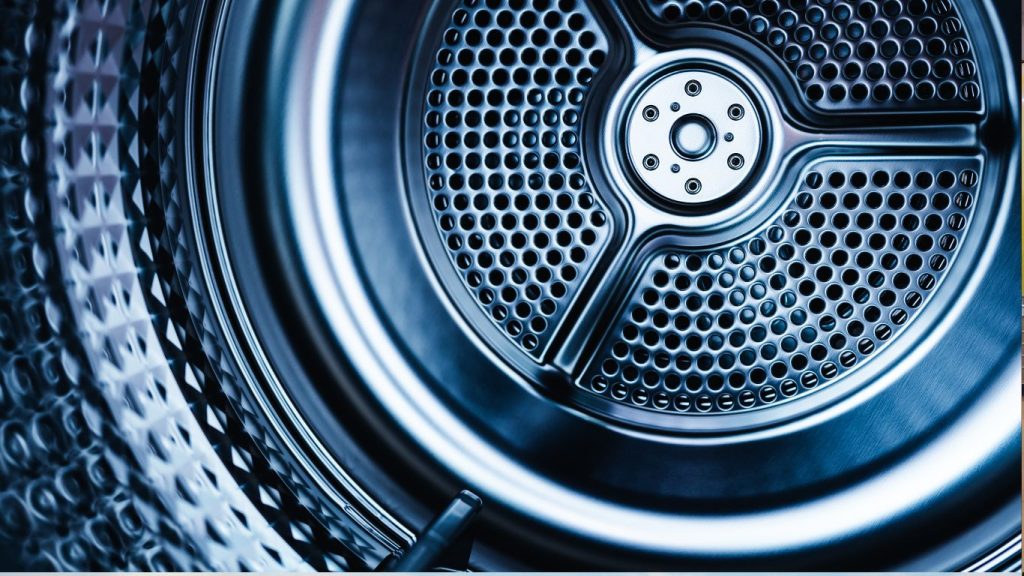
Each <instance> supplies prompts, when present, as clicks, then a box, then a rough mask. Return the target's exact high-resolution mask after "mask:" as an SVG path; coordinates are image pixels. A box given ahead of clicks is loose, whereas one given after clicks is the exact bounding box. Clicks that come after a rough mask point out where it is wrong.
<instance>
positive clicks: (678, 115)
mask: <svg viewBox="0 0 1024 576" xmlns="http://www.w3.org/2000/svg"><path fill="white" fill-rule="evenodd" d="M637 92H638V94H637V96H636V97H635V98H634V99H633V100H632V101H631V102H630V101H628V100H627V102H630V103H629V111H628V113H627V114H626V115H625V121H626V126H625V137H624V142H623V144H624V148H625V149H624V151H623V152H622V153H623V157H624V159H625V162H626V163H627V164H628V165H629V166H630V167H631V168H632V170H633V172H634V173H635V174H636V176H637V177H638V178H639V179H640V181H641V182H642V183H643V185H644V186H645V187H646V189H647V190H648V191H649V192H651V193H653V194H655V195H656V196H658V197H660V198H661V199H664V200H668V201H669V202H671V203H673V204H680V205H683V206H688V207H693V206H709V205H710V204H712V203H714V202H715V201H717V200H720V199H722V198H725V197H726V196H729V195H730V194H732V193H733V192H735V191H737V190H739V189H740V188H741V187H742V186H743V184H744V183H745V182H746V181H747V178H748V177H749V176H750V174H751V171H752V170H753V168H754V167H755V166H756V165H757V163H758V162H757V161H758V159H759V156H760V154H761V150H762V147H763V145H762V139H763V136H762V134H763V131H764V124H765V121H764V120H763V117H764V116H763V114H762V113H761V111H760V109H759V108H758V107H757V106H756V104H755V103H754V100H753V99H752V98H751V97H750V96H749V93H748V90H747V89H746V88H745V87H743V86H741V85H740V84H739V82H738V81H736V80H734V79H732V78H730V77H729V76H727V75H725V74H723V73H719V72H718V71H711V70H708V69H706V66H704V65H702V64H701V63H699V62H686V61H684V62H679V63H676V65H675V66H672V67H670V68H668V69H664V68H663V69H660V70H656V71H654V72H653V73H652V74H651V75H650V76H649V77H648V78H647V80H646V81H645V82H642V83H641V84H640V85H639V86H638V87H637Z"/></svg>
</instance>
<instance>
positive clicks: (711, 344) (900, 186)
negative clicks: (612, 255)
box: [580, 158, 980, 413]
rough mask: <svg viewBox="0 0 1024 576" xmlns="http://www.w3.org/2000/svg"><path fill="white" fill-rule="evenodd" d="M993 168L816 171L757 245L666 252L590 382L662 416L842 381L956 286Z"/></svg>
mask: <svg viewBox="0 0 1024 576" xmlns="http://www.w3.org/2000/svg"><path fill="white" fill-rule="evenodd" d="M868 168H870V169H868ZM979 171H980V163H979V162H978V161H976V160H974V159H966V158H948V159H942V160H941V161H937V160H918V159H908V160H906V161H891V162H888V161H887V162H880V161H833V162H826V163H820V164H818V165H816V166H815V167H813V168H812V171H810V172H809V173H807V174H806V177H805V178H804V180H803V182H802V184H801V186H800V187H799V188H798V190H797V193H796V194H795V195H794V198H793V200H792V202H791V203H790V205H788V206H787V207H786V209H785V210H784V212H783V213H782V214H781V215H780V216H779V217H778V218H777V220H775V221H774V222H772V223H771V224H770V225H769V226H767V227H766V228H765V229H764V230H763V231H762V232H760V233H759V234H757V235H756V236H754V237H753V238H751V239H748V240H745V241H743V242H742V243H738V244H734V245H731V246H728V247H724V248H721V249H717V250H715V251H713V252H687V251H682V250H670V251H668V252H664V253H661V254H658V255H657V256H655V257H654V258H653V259H652V260H651V261H650V262H649V263H648V264H647V265H646V269H645V270H644V271H643V273H642V274H641V276H640V277H641V278H642V280H641V281H640V282H639V284H638V286H637V287H636V288H635V290H634V292H633V295H632V296H631V298H630V300H629V303H628V305H627V306H626V307H625V309H624V310H623V311H622V315H621V318H620V320H619V321H618V322H617V325H616V327H615V328H614V329H613V330H612V331H611V333H610V335H609V337H608V338H607V340H606V342H605V344H604V345H603V347H602V350H603V351H602V352H601V354H599V355H598V356H597V357H596V360H595V361H594V362H592V365H591V367H590V368H589V369H588V372H587V373H586V375H585V377H584V379H583V380H582V381H581V382H580V385H581V386H582V387H583V388H585V389H587V390H590V391H592V392H593V393H596V394H599V395H602V396H605V397H608V398H611V399H612V400H614V401H616V402H621V403H624V404H630V405H634V406H640V407H644V408H647V409H651V410H663V411H669V412H682V413H724V412H742V411H744V410H748V409H754V408H756V407H759V406H764V405H769V404H774V403H779V402H782V401H784V400H787V399H790V398H795V397H798V396H801V395H804V394H808V393H810V392H812V391H814V390H816V389H820V388H822V387H824V386H826V385H828V384H829V383H831V382H834V381H835V380H837V379H838V378H840V377H841V376H842V375H843V374H844V373H847V372H849V371H850V370H852V369H853V368H855V367H856V366H858V365H860V364H863V363H864V362H865V361H867V360H868V359H869V358H870V357H871V356H872V355H874V354H875V353H876V352H877V351H878V350H880V349H881V348H882V347H883V346H884V345H885V344H886V343H887V342H889V341H891V340H892V339H893V338H895V337H896V336H897V335H898V334H899V333H900V332H901V331H902V330H903V329H904V328H905V327H906V326H907V325H909V324H910V322H911V321H913V319H914V318H915V316H916V315H917V314H918V312H919V311H920V310H921V309H922V308H923V307H924V305H925V304H926V303H927V302H928V299H929V296H930V295H931V294H933V293H934V292H935V290H936V287H937V286H938V285H939V283H940V282H942V280H943V278H944V276H945V274H946V272H947V270H949V267H950V265H951V262H952V261H953V259H954V258H955V257H956V254H957V250H958V248H959V246H960V244H961V238H962V237H963V235H964V234H965V232H966V230H967V228H968V226H969V224H970V221H971V215H972V211H973V205H974V199H975V198H974V196H975V193H976V186H977V182H978V179H979Z"/></svg>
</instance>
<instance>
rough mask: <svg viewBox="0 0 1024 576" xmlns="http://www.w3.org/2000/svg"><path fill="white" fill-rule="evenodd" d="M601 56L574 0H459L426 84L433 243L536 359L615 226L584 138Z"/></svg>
mask: <svg viewBox="0 0 1024 576" xmlns="http://www.w3.org/2000/svg"><path fill="white" fill-rule="evenodd" d="M606 55H607V41H606V39H605V37H604V35H603V34H602V33H601V31H600V29H599V28H598V27H597V25H596V21H595V18H594V15H593V14H592V13H591V12H590V10H589V9H588V8H587V6H586V5H585V3H584V2H583V1H582V0H464V1H463V2H462V3H461V4H460V5H459V7H458V8H457V9H456V10H455V11H454V13H453V14H452V15H451V18H450V19H449V21H448V27H447V29H446V30H445V31H444V33H443V37H442V41H441V47H440V49H438V51H437V53H436V60H435V63H436V67H435V68H434V70H433V71H432V73H431V75H430V79H429V86H428V90H427V96H426V112H425V116H424V119H423V121H424V135H423V138H424V140H423V151H424V164H425V169H426V181H427V187H428V190H429V194H430V202H431V204H432V206H433V209H434V214H435V216H436V218H435V220H434V221H435V223H436V225H437V229H438V231H439V232H440V234H441V240H442V242H443V243H444V245H445V247H446V248H447V250H448V252H449V255H450V256H451V260H452V263H453V264H454V266H455V268H456V270H457V271H458V273H459V275H460V277H461V279H462V281H463V282H464V284H465V285H466V287H467V288H468V289H469V290H470V291H471V292H472V294H473V295H474V296H475V297H476V300H477V301H478V302H479V304H480V305H481V306H482V307H483V309H484V311H485V312H486V314H487V315H488V317H489V318H490V319H491V321H492V322H493V323H495V324H496V325H497V326H498V327H499V328H500V329H501V330H502V331H503V332H504V333H505V334H506V335H507V336H508V337H509V338H510V339H512V340H513V341H514V342H516V343H517V344H518V345H519V346H520V347H522V348H523V349H524V350H526V351H528V352H530V353H532V354H534V355H539V354H540V353H541V351H542V350H543V347H544V344H545V342H546V340H547V338H548V337H549V335H550V334H551V333H552V331H553V329H554V327H555V326H556V324H557V322H558V320H559V319H560V317H561V315H562V314H564V312H565V309H566V307H567V305H568V303H569V302H570V301H571V299H572V296H573V294H574V293H575V291H576V289H577V287H578V286H579V284H580V283H581V281H582V279H583V278H584V277H585V276H586V274H587V272H588V269H589V268H590V266H591V265H592V263H593V261H594V259H595V256H596V254H597V252H598V251H599V250H600V248H601V246H603V244H604V242H605V241H606V239H607V237H608V234H609V229H610V226H611V225H610V223H609V222H607V212H606V210H605V208H604V206H603V205H602V203H601V201H600V200H599V199H598V198H597V196H596V195H595V194H594V192H593V191H592V190H591V189H590V184H589V182H588V180H587V178H586V177H585V175H584V169H583V166H582V160H581V151H580V148H581V147H580V141H579V126H580V121H581V119H580V115H581V109H582V105H583V101H584V99H585V97H586V95H587V92H588V89H589V86H590V84H591V81H592V80H593V77H594V75H595V74H596V72H597V70H598V69H599V68H600V67H601V65H602V64H603V63H604V61H605V57H606Z"/></svg>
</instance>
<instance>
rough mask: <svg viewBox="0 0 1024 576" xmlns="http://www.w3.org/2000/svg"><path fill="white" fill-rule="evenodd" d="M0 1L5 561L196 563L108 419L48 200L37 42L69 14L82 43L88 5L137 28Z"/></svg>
mask: <svg viewBox="0 0 1024 576" xmlns="http://www.w3.org/2000/svg"><path fill="white" fill-rule="evenodd" d="M0 8H2V9H3V14H4V17H3V18H2V19H0V221H2V223H0V539H2V540H5V541H9V542H12V543H15V544H14V545H13V546H12V547H11V552H13V555H11V556H7V557H5V563H4V566H5V568H6V569H9V570H13V569H28V570H40V571H50V570H128V571H154V570H207V569H209V565H208V564H206V563H205V562H204V561H203V559H202V558H200V557H199V556H198V554H197V553H196V550H197V549H196V547H195V545H194V543H193V542H192V541H191V540H190V539H189V538H188V537H187V535H186V534H185V533H183V532H182V530H181V529H180V528H179V527H178V526H177V525H176V523H174V522H172V521H169V519H170V518H171V516H170V512H169V511H168V510H167V508H166V506H164V504H163V502H162V500H161V499H160V498H159V496H158V494H156V493H155V492H154V491H153V490H152V488H151V485H150V484H149V482H148V480H147V479H146V477H145V475H144V474H143V472H142V469H141V466H140V464H139V461H138V459H137V458H136V456H135V454H134V453H133V451H132V449H131V447H130V446H129V445H128V444H127V443H125V442H124V441H123V437H122V435H121V433H120V432H119V431H118V430H117V429H116V427H115V425H114V422H113V420H112V419H111V418H110V417H109V408H108V406H107V403H106V399H105V398H104V397H103V395H102V384H101V382H100V381H99V380H98V379H97V378H96V375H95V373H94V372H93V370H92V369H91V367H90V365H89V362H88V359H87V356H86V355H85V352H84V350H82V347H81V346H80V339H79V337H78V334H77V327H76V326H75V324H74V322H73V317H72V313H71V310H70V307H69V303H68V300H67V298H66V295H65V290H64V289H65V287H64V286H63V276H62V275H61V271H60V269H59V257H58V254H57V246H56V245H55V240H56V239H57V238H58V236H57V235H55V233H54V226H53V219H52V218H53V212H52V211H51V207H50V204H49V202H48V200H47V186H48V184H49V182H48V178H47V174H46V172H47V160H46V158H45V156H44V155H43V154H42V151H43V150H44V149H45V148H46V141H45V139H46V134H47V128H48V124H47V119H46V118H45V116H44V115H43V114H42V101H43V98H44V96H43V94H45V86H47V85H48V82H49V79H48V78H47V75H46V70H47V68H46V63H47V48H48V46H49V45H50V44H51V43H54V42H56V43H58V44H59V42H60V41H61V40H60V39H59V31H60V30H62V29H63V30H65V31H67V32H71V31H73V30H77V29H78V28H79V26H81V28H82V29H83V31H82V32H81V34H82V38H81V40H82V42H83V43H85V45H88V43H92V42H95V40H96V36H95V30H97V29H98V27H97V26H96V23H97V19H98V18H99V17H101V16H102V18H103V19H104V20H105V22H106V30H107V31H108V33H110V34H111V37H117V36H118V35H121V34H124V33H126V32H129V31H132V32H133V33H137V31H138V27H137V26H138V22H134V21H131V20H130V19H129V18H128V16H127V14H126V13H125V12H123V11H121V10H120V9H118V7H113V6H112V7H110V10H109V11H108V12H106V13H103V12H102V11H101V10H100V3H99V2H78V3H77V9H71V7H70V6H67V5H66V4H65V3H63V2H54V3H49V2H35V1H32V0H28V1H24V2H21V1H14V2H11V1H9V0H8V1H5V2H0ZM73 23H74V24H75V25H72V24H73ZM89 29H92V30H93V32H92V33H89V32H86V31H85V30H89ZM117 46H119V44H117V43H115V44H114V47H117ZM101 60H102V59H101ZM53 66H54V67H55V66H56V64H55V63H53Z"/></svg>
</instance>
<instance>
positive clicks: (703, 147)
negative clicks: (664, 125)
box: [671, 114, 715, 160]
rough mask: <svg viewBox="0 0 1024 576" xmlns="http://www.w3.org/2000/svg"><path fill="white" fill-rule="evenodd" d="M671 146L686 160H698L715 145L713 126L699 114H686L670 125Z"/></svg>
mask: <svg viewBox="0 0 1024 576" xmlns="http://www.w3.org/2000/svg"><path fill="white" fill-rule="evenodd" d="M671 137H672V147H673V148H675V151H676V153H677V154H679V155H680V156H682V157H683V158H685V159H687V160H699V159H701V158H703V157H705V156H707V155H708V154H710V153H711V150H712V149H713V148H714V147H715V126H714V125H713V124H712V123H711V121H710V120H708V119H707V118H705V117H704V116H701V115H700V114H687V115H686V116H683V117H682V118H680V119H679V120H676V123H675V124H674V125H673V126H672V136H671Z"/></svg>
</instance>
